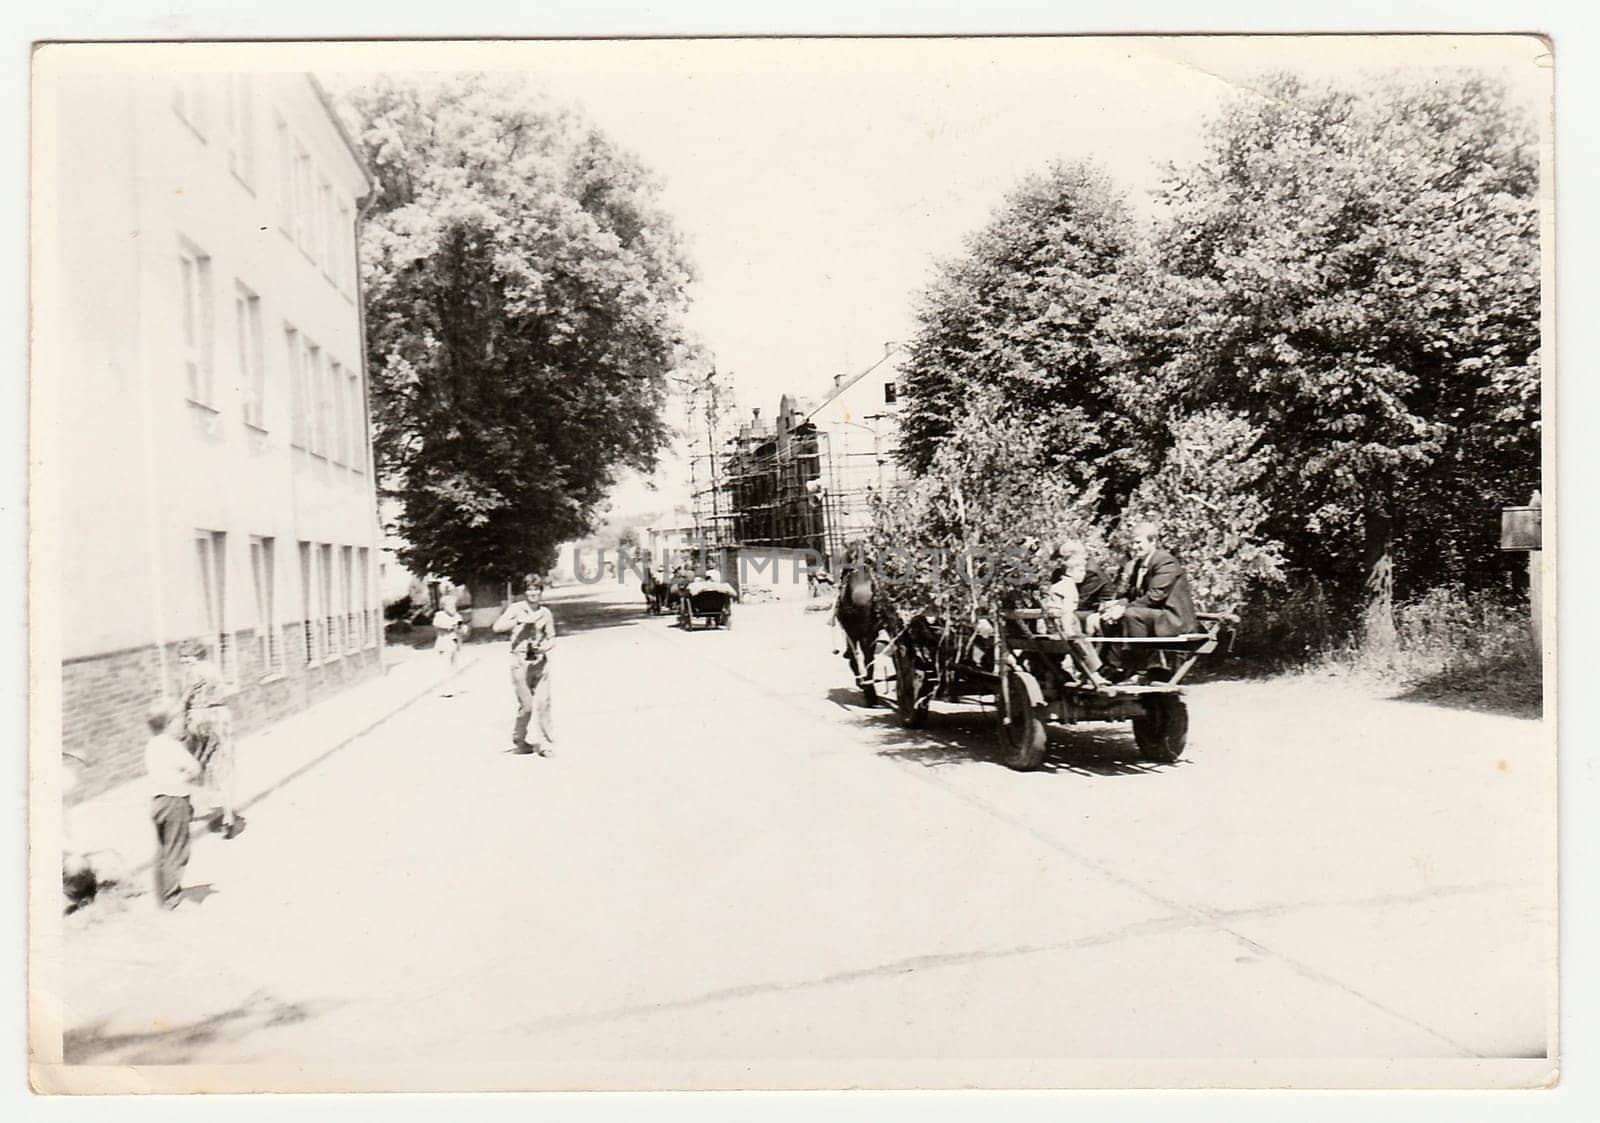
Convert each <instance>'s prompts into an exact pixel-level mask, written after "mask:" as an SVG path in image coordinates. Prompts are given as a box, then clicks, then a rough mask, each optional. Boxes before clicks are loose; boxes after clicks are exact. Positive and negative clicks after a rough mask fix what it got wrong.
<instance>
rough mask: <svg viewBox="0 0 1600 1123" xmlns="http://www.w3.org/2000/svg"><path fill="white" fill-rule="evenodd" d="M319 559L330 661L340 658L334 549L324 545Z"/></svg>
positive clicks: (325, 651)
mask: <svg viewBox="0 0 1600 1123" xmlns="http://www.w3.org/2000/svg"><path fill="white" fill-rule="evenodd" d="M319 553H320V554H321V556H320V558H319V559H318V560H319V561H320V562H321V563H322V564H321V565H320V566H319V573H318V576H319V577H320V578H321V579H322V585H321V590H320V591H321V593H322V635H323V638H324V641H325V644H324V648H323V653H324V656H325V657H326V658H328V659H337V658H338V657H339V616H338V614H337V613H336V612H334V610H333V547H332V546H330V545H327V544H326V543H324V544H323V545H322V546H321V547H320V549H319Z"/></svg>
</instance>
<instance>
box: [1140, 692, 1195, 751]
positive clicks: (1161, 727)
mask: <svg viewBox="0 0 1600 1123" xmlns="http://www.w3.org/2000/svg"><path fill="white" fill-rule="evenodd" d="M1133 739H1134V742H1135V743H1136V744H1138V746H1139V753H1140V755H1141V756H1143V757H1144V758H1145V759H1146V760H1153V761H1155V762H1157V763H1158V764H1172V763H1173V762H1174V761H1176V760H1177V759H1178V758H1179V757H1180V756H1182V755H1183V748H1184V746H1185V745H1186V744H1188V741H1189V707H1188V706H1187V705H1185V704H1184V701H1183V699H1182V698H1180V697H1179V696H1178V695H1176V694H1152V695H1150V697H1149V698H1148V699H1146V701H1145V712H1144V715H1143V716H1141V717H1136V718H1134V719H1133Z"/></svg>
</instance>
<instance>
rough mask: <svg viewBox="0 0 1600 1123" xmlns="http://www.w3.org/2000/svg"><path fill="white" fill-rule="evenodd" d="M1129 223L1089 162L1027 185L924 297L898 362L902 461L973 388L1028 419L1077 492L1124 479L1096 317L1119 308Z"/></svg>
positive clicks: (962, 405) (1127, 466) (1128, 473)
mask: <svg viewBox="0 0 1600 1123" xmlns="http://www.w3.org/2000/svg"><path fill="white" fill-rule="evenodd" d="M1134 245H1135V229H1134V224H1133V221H1132V218H1131V217H1130V215H1129V213H1128V210H1127V207H1126V205H1125V203H1124V201H1123V199H1122V196H1121V194H1120V193H1119V192H1118V191H1117V190H1116V189H1115V187H1114V186H1113V185H1112V183H1111V181H1110V180H1109V178H1108V177H1107V176H1106V175H1105V174H1104V173H1102V172H1101V171H1099V170H1098V169H1097V168H1095V167H1094V166H1093V165H1091V164H1087V163H1083V162H1070V163H1058V164H1055V165H1053V166H1051V167H1050V168H1049V169H1048V170H1047V171H1046V172H1045V173H1043V174H1041V175H1034V176H1030V177H1028V178H1027V179H1025V180H1024V181H1023V182H1022V183H1021V184H1019V185H1018V186H1017V188H1016V189H1015V190H1014V191H1012V192H1011V194H1010V195H1009V196H1007V198H1006V199H1005V201H1004V203H1003V204H1002V205H1001V207H1000V208H999V209H998V210H997V211H996V213H995V215H994V217H993V219H992V220H991V221H990V222H989V224H988V225H987V226H986V227H984V228H983V229H982V230H980V231H978V232H977V233H976V234H974V235H972V236H971V237H970V238H969V239H968V242H967V246H966V251H965V253H964V254H963V255H961V256H960V257H958V258H956V259H954V260H952V261H949V262H947V263H945V264H943V265H942V266H941V268H940V270H939V273H938V276H937V277H936V279H935V281H934V283H933V284H932V286H931V287H930V288H929V289H928V291H927V292H926V293H925V294H924V295H923V298H922V304H921V307H920V309H919V311H918V320H919V327H918V332H917V335H916V337H915V339H914V340H913V341H912V345H911V348H910V352H911V353H910V357H909V359H908V360H907V362H906V365H905V368H904V379H903V381H904V390H903V399H904V405H903V407H902V438H901V455H902V456H903V457H905V459H906V460H907V461H908V463H909V465H910V466H911V468H912V470H913V471H915V472H926V471H928V470H929V469H930V468H931V467H932V465H933V463H934V461H935V459H936V456H937V452H938V449H939V447H940V445H941V444H942V443H943V442H944V441H945V440H946V439H947V438H949V437H950V435H951V434H952V433H953V432H955V430H956V428H957V426H958V424H959V422H960V419H961V418H962V417H963V415H964V414H965V413H966V412H967V411H968V410H969V408H970V407H971V405H972V402H973V400H974V398H975V396H976V395H977V394H978V393H979V392H980V391H987V390H995V391H998V393H999V394H1000V395H1001V396H1002V397H1003V399H1004V402H1005V408H1006V411H1007V412H1008V413H1009V414H1011V415H1013V416H1015V417H1017V418H1019V419H1023V420H1025V421H1026V423H1027V425H1028V426H1029V427H1030V428H1031V429H1032V430H1033V431H1034V432H1035V433H1037V434H1038V435H1039V436H1040V438H1041V440H1042V447H1043V449H1044V451H1045V453H1046V455H1047V456H1048V457H1049V459H1050V461H1051V463H1052V464H1053V465H1054V466H1055V467H1056V468H1057V469H1058V470H1059V471H1060V472H1061V473H1062V474H1063V475H1064V476H1065V477H1066V478H1068V479H1070V480H1071V481H1073V482H1075V483H1076V484H1078V485H1087V484H1088V483H1090V482H1092V481H1107V482H1108V483H1109V484H1110V493H1111V494H1115V493H1116V492H1117V491H1118V490H1119V485H1124V486H1122V487H1121V488H1120V490H1125V489H1126V487H1125V485H1126V484H1127V483H1128V482H1129V481H1131V478H1132V474H1133V472H1132V470H1133V469H1134V468H1136V467H1137V466H1138V465H1139V463H1140V461H1139V460H1138V459H1137V457H1133V456H1131V455H1130V454H1131V452H1132V450H1133V449H1134V448H1135V445H1134V443H1133V442H1132V441H1131V439H1130V438H1129V431H1128V428H1127V426H1126V425H1125V423H1124V422H1123V420H1122V419H1121V418H1120V417H1119V416H1118V415H1117V414H1116V412H1115V411H1114V410H1113V408H1112V407H1113V405H1114V399H1113V397H1112V395H1111V392H1110V389H1109V384H1108V381H1107V374H1108V371H1107V367H1106V363H1105V361H1104V357H1103V355H1102V350H1103V345H1104V338H1103V331H1102V322H1103V321H1104V320H1105V318H1106V317H1107V315H1108V314H1109V313H1110V312H1111V311H1112V310H1113V309H1115V308H1116V307H1117V306H1118V302H1119V300H1120V291H1121V288H1122V281H1121V277H1120V273H1121V270H1122V269H1123V268H1124V266H1125V264H1126V263H1127V261H1128V260H1129V257H1130V253H1131V251H1132V250H1133V248H1134Z"/></svg>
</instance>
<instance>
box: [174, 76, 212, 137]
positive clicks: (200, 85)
mask: <svg viewBox="0 0 1600 1123" xmlns="http://www.w3.org/2000/svg"><path fill="white" fill-rule="evenodd" d="M207 100H208V99H207V97H206V76H205V75H204V74H180V75H178V76H177V80H176V82H175V83H174V85H173V88H172V108H173V109H174V110H175V111H176V112H177V114H178V116H179V117H180V118H182V119H183V123H184V124H186V125H188V126H189V127H190V128H191V129H193V130H194V135H195V136H197V137H199V138H200V139H201V140H202V141H203V140H205V139H206V125H207V122H206V108H207V106H206V102H207Z"/></svg>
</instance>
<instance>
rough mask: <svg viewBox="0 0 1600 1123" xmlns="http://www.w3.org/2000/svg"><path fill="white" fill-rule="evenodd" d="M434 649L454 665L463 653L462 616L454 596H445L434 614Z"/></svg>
mask: <svg viewBox="0 0 1600 1123" xmlns="http://www.w3.org/2000/svg"><path fill="white" fill-rule="evenodd" d="M433 650H434V653H435V654H437V655H438V656H439V657H440V658H442V659H443V660H445V662H447V663H449V664H450V666H452V667H454V666H455V665H456V660H457V659H458V658H459V656H460V655H461V617H460V615H458V614H457V612H456V606H455V598H454V597H445V598H443V599H442V600H441V601H440V604H439V611H438V612H435V613H434V614H433Z"/></svg>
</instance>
